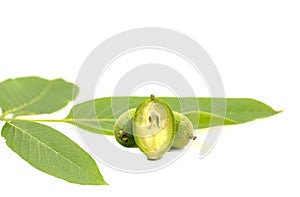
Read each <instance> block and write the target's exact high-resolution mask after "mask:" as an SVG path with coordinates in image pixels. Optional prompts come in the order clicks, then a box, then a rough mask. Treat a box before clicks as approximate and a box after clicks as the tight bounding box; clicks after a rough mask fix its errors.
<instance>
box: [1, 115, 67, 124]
mask: <svg viewBox="0 0 300 197" xmlns="http://www.w3.org/2000/svg"><path fill="white" fill-rule="evenodd" d="M14 120H22V121H28V122H66V123H72V122H73V119H68V118H64V119H23V118H5V117H3V116H0V121H5V122H9V121H14Z"/></svg>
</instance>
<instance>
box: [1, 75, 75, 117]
mask: <svg viewBox="0 0 300 197" xmlns="http://www.w3.org/2000/svg"><path fill="white" fill-rule="evenodd" d="M77 93H78V87H77V86H75V85H74V84H72V83H68V82H66V81H64V80H63V79H55V80H52V81H50V80H47V79H42V78H39V77H23V78H16V79H8V80H5V81H3V82H1V83H0V107H1V109H2V113H3V116H5V115H7V114H13V115H14V116H17V115H34V114H45V113H52V112H55V111H57V110H59V109H61V108H63V107H65V106H66V105H67V104H68V103H69V102H70V101H72V100H73V95H74V97H75V96H76V95H77Z"/></svg>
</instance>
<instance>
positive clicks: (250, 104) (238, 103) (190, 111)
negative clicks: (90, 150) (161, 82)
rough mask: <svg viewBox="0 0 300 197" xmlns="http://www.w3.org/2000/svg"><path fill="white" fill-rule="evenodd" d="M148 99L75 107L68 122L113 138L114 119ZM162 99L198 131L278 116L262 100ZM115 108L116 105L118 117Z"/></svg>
mask: <svg viewBox="0 0 300 197" xmlns="http://www.w3.org/2000/svg"><path fill="white" fill-rule="evenodd" d="M146 98H148V97H106V98H99V99H95V100H90V101H86V102H84V103H80V104H78V105H75V106H74V107H73V108H72V110H71V111H70V113H69V115H68V116H67V118H66V119H67V120H68V121H69V122H71V123H73V124H76V126H78V127H80V128H83V129H86V130H89V131H92V132H96V133H102V134H107V135H113V132H112V131H113V125H114V122H115V119H116V118H117V117H118V116H119V115H121V114H122V113H123V112H125V111H126V110H128V109H130V108H135V107H137V106H138V105H139V103H141V102H142V101H143V100H145V99H146ZM161 99H163V100H164V101H165V102H167V103H168V104H169V105H170V107H171V108H172V110H173V111H177V112H181V113H184V114H185V115H186V116H187V117H188V118H189V119H190V120H191V121H192V123H193V125H194V128H195V129H201V128H207V127H212V126H218V125H231V124H240V123H245V122H249V121H253V120H255V119H258V118H265V117H269V116H272V115H275V114H277V113H279V111H275V110H273V109H272V108H271V107H270V106H268V105H266V104H264V103H262V102H260V101H257V100H254V99H247V98H192V97H185V98H176V97H161ZM112 106H115V107H114V108H115V116H114V113H113V107H112ZM198 106H199V108H198ZM212 108H213V109H214V110H212ZM199 109H200V110H199ZM224 110H225V111H224Z"/></svg>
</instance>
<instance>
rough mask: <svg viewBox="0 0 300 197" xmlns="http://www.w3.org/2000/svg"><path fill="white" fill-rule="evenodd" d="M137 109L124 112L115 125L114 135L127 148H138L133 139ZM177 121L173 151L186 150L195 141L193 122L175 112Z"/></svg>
mask: <svg viewBox="0 0 300 197" xmlns="http://www.w3.org/2000/svg"><path fill="white" fill-rule="evenodd" d="M135 111H136V108H133V109H129V110H128V111H126V112H124V113H123V114H122V115H121V116H120V117H119V118H118V119H117V120H116V123H115V125H114V134H115V138H116V140H117V141H118V142H119V144H121V145H122V146H125V147H137V145H136V143H135V140H134V137H133V118H134V112H135ZM173 114H174V120H175V133H176V135H175V139H174V142H173V145H172V147H171V148H172V149H178V148H184V147H185V146H186V145H187V144H188V143H189V141H190V140H191V139H193V140H195V139H196V137H195V136H193V125H192V123H191V121H190V120H189V119H188V118H187V117H186V116H185V115H183V114H181V113H178V112H173Z"/></svg>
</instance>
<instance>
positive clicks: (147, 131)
mask: <svg viewBox="0 0 300 197" xmlns="http://www.w3.org/2000/svg"><path fill="white" fill-rule="evenodd" d="M174 131H175V121H174V115H173V112H172V110H171V108H170V107H169V105H168V104H167V103H166V102H164V101H163V100H161V99H158V98H155V97H154V95H151V96H150V98H149V99H146V100H145V101H144V102H142V103H141V104H140V105H139V106H138V107H137V109H136V111H135V115H134V124H133V134H134V135H133V136H134V140H135V143H136V145H137V146H138V148H139V149H140V150H141V151H142V152H143V153H144V154H145V155H146V156H147V159H149V160H156V159H160V158H161V157H162V156H163V154H164V153H166V152H167V151H169V150H170V148H171V147H172V144H173V142H174V138H175V132H174Z"/></svg>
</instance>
